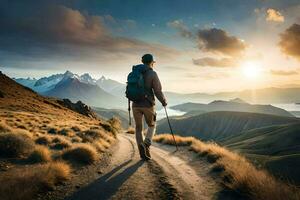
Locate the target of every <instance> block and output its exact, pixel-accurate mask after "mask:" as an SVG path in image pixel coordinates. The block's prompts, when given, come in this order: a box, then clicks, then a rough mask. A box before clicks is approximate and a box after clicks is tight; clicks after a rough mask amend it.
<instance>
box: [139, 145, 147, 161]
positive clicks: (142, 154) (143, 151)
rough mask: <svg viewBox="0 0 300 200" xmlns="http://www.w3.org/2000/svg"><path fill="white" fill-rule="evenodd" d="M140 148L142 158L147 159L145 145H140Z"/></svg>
mask: <svg viewBox="0 0 300 200" xmlns="http://www.w3.org/2000/svg"><path fill="white" fill-rule="evenodd" d="M138 149H139V153H140V157H141V159H142V160H146V154H145V150H144V148H143V146H142V145H139V147H138Z"/></svg>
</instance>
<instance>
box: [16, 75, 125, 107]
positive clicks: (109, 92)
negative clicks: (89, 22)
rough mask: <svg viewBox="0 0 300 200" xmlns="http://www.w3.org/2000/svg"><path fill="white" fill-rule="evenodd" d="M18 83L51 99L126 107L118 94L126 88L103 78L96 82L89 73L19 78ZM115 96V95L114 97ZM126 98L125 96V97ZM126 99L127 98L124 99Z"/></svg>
mask: <svg viewBox="0 0 300 200" xmlns="http://www.w3.org/2000/svg"><path fill="white" fill-rule="evenodd" d="M14 80H15V81H16V82H18V83H20V84H22V85H24V86H26V87H29V88H31V89H32V90H34V91H36V92H38V93H40V94H42V95H44V96H50V97H58V98H68V99H70V100H72V101H78V100H80V101H83V102H85V103H87V104H88V105H90V106H98V107H106V108H110V107H125V105H126V101H125V100H124V104H122V101H120V99H119V97H117V95H118V94H121V93H122V91H124V92H123V93H125V86H124V84H122V83H119V82H117V81H114V80H111V79H106V78H105V77H104V76H102V77H101V78H100V79H98V80H96V79H94V78H92V77H91V76H90V75H89V74H88V73H85V74H83V75H80V76H79V75H77V74H74V73H72V72H70V71H66V72H65V73H64V74H55V75H51V76H49V77H43V78H40V79H38V80H37V79H31V78H27V79H24V78H17V79H14ZM114 94H115V95H114ZM123 96H124V95H123ZM124 99H125V97H124Z"/></svg>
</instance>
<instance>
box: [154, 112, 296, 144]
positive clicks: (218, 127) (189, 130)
mask: <svg viewBox="0 0 300 200" xmlns="http://www.w3.org/2000/svg"><path fill="white" fill-rule="evenodd" d="M170 120H171V124H172V128H173V131H174V133H175V134H178V135H182V136H195V137H197V138H200V139H202V140H215V141H221V140H223V139H224V138H226V137H229V136H234V135H238V134H239V133H241V132H243V131H247V130H251V129H255V128H260V127H265V126H271V125H281V124H289V123H298V122H300V119H298V118H295V117H282V116H275V115H267V114H259V113H247V112H229V111H217V112H208V113H204V114H200V115H195V116H188V117H184V116H183V117H172V118H171V119H170ZM167 132H169V126H168V123H167V121H166V119H162V120H160V121H159V123H158V126H157V133H167Z"/></svg>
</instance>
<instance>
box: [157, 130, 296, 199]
mask: <svg viewBox="0 0 300 200" xmlns="http://www.w3.org/2000/svg"><path fill="white" fill-rule="evenodd" d="M154 140H155V141H156V142H160V143H163V144H169V145H174V141H173V137H172V136H171V135H170V134H161V135H157V136H155V137H154ZM175 140H176V142H177V144H178V145H180V146H188V147H189V150H191V151H193V152H195V153H197V154H198V155H199V157H202V158H206V159H207V161H208V162H210V163H212V167H211V172H212V173H215V174H217V175H218V176H220V177H221V180H222V183H223V185H224V187H225V188H226V189H227V191H228V190H230V191H233V192H236V193H237V194H238V195H239V196H241V197H242V198H241V199H255V200H266V199H272V200H282V199H291V200H294V199H295V200H296V199H299V198H300V191H299V188H298V189H297V188H296V187H295V186H292V185H290V184H288V183H286V182H282V181H281V180H280V179H279V177H278V176H277V177H274V176H272V175H271V174H270V173H269V172H267V171H266V170H264V169H257V168H256V167H255V166H254V165H253V164H251V162H249V161H248V160H247V159H246V158H244V157H243V156H241V155H240V154H238V153H235V152H232V151H229V150H228V149H226V148H224V147H221V146H219V145H217V144H216V143H205V142H202V141H201V140H198V139H195V138H194V137H181V136H175ZM282 166H284V165H282Z"/></svg>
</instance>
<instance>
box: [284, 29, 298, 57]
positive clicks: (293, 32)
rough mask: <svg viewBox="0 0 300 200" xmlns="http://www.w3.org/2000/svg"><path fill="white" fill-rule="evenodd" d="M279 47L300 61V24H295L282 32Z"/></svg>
mask: <svg viewBox="0 0 300 200" xmlns="http://www.w3.org/2000/svg"><path fill="white" fill-rule="evenodd" d="M279 47H280V48H281V51H282V52H283V53H285V54H286V55H289V56H292V57H295V58H296V59H298V60H299V61H300V25H299V24H293V25H291V26H290V27H289V28H288V29H286V30H285V31H284V32H283V33H281V34H280V42H279Z"/></svg>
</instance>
